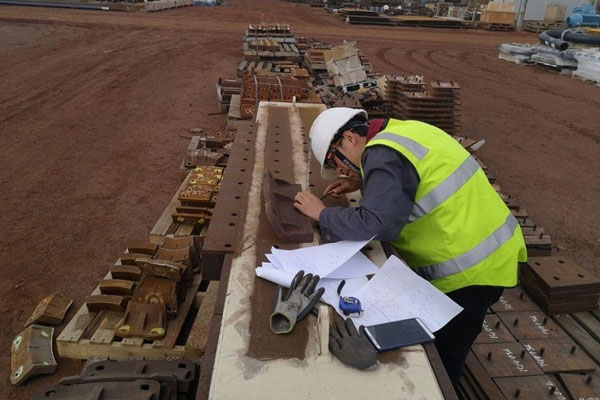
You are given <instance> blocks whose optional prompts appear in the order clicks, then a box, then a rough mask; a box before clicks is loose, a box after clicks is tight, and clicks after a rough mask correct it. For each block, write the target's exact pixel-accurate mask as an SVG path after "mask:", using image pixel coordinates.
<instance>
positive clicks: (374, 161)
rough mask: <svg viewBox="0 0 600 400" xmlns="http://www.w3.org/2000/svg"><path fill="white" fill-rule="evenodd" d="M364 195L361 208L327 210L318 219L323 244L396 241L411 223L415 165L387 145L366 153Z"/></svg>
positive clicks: (415, 177)
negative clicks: (374, 240) (351, 241)
mask: <svg viewBox="0 0 600 400" xmlns="http://www.w3.org/2000/svg"><path fill="white" fill-rule="evenodd" d="M361 161H362V166H363V173H364V175H363V196H362V199H361V200H360V204H359V207H327V208H325V209H324V210H323V211H322V212H321V215H320V217H319V225H320V227H321V237H322V240H323V242H324V243H329V242H337V241H340V240H367V239H370V238H371V237H373V236H375V239H376V240H382V241H394V240H396V239H397V238H398V235H399V234H400V231H401V230H402V228H403V227H404V225H405V224H406V222H407V221H408V216H409V215H410V211H411V209H412V207H413V204H414V201H415V194H416V192H417V185H418V184H419V176H418V175H417V172H416V171H415V169H414V167H413V165H412V164H411V163H410V162H409V161H408V160H407V159H406V158H405V157H404V156H403V155H401V154H399V153H398V152H396V151H394V150H392V149H390V148H387V147H385V146H373V147H369V148H368V149H367V150H365V152H364V153H363V157H362V160H361Z"/></svg>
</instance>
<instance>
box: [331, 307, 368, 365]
mask: <svg viewBox="0 0 600 400" xmlns="http://www.w3.org/2000/svg"><path fill="white" fill-rule="evenodd" d="M329 350H331V352H332V353H333V355H334V356H336V357H337V358H338V359H339V360H340V361H341V362H343V363H344V364H348V365H351V366H353V367H355V368H358V369H367V368H369V367H371V366H373V365H375V364H377V351H376V350H375V347H373V345H372V344H371V342H370V341H369V339H368V338H367V335H366V334H365V327H364V326H362V325H361V327H360V334H359V333H358V332H357V331H356V327H355V326H354V322H353V321H352V318H346V321H345V322H344V320H343V319H341V318H337V317H336V318H335V324H333V323H330V324H329Z"/></svg>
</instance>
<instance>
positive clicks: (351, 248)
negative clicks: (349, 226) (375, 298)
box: [267, 240, 378, 279]
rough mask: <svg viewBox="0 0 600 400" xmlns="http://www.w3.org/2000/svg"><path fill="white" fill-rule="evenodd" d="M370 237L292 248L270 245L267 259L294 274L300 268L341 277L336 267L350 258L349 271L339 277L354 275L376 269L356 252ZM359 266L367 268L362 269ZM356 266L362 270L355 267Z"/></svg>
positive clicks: (362, 274)
mask: <svg viewBox="0 0 600 400" xmlns="http://www.w3.org/2000/svg"><path fill="white" fill-rule="evenodd" d="M370 241H371V240H363V241H349V240H344V241H341V242H336V243H328V244H323V245H320V246H311V247H302V248H299V249H295V250H281V249H276V248H272V249H271V252H272V254H267V259H268V260H269V261H271V263H272V264H273V265H274V266H275V267H276V268H277V269H283V270H285V271H288V272H293V273H294V274H296V272H298V271H300V270H303V271H304V273H305V274H309V273H310V274H313V275H319V276H320V277H322V278H326V277H329V275H330V274H331V273H332V272H334V271H335V272H336V274H335V276H336V277H338V278H339V277H342V275H344V273H343V271H341V272H339V271H337V269H338V268H340V267H341V266H342V265H344V264H345V263H346V262H347V261H349V260H350V259H352V262H351V264H350V265H349V266H348V270H349V271H350V272H349V273H348V276H343V277H342V279H343V278H355V277H357V276H364V275H370V274H373V273H375V272H376V271H377V270H378V269H377V267H376V266H374V265H373V263H372V262H371V261H370V260H369V259H368V258H367V257H365V256H364V254H362V253H360V255H358V253H359V251H360V249H362V248H363V247H364V246H365V245H366V244H367V243H369V242H370ZM361 256H362V257H361ZM353 257H355V258H353ZM365 260H367V261H368V263H366V262H365ZM362 268H366V269H365V270H364V271H362ZM357 269H358V270H361V271H357Z"/></svg>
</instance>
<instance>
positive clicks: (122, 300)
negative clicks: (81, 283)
mask: <svg viewBox="0 0 600 400" xmlns="http://www.w3.org/2000/svg"><path fill="white" fill-rule="evenodd" d="M127 301H128V299H127V298H126V297H122V296H115V295H112V294H98V295H94V296H88V297H87V298H86V299H85V305H86V306H87V309H88V310H89V311H90V312H94V311H101V310H108V311H125V308H126V307H127Z"/></svg>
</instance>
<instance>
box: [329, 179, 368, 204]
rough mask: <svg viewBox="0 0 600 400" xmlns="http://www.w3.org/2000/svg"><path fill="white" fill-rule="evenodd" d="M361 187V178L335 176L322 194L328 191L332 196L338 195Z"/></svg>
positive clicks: (336, 196)
mask: <svg viewBox="0 0 600 400" xmlns="http://www.w3.org/2000/svg"><path fill="white" fill-rule="evenodd" d="M361 187H362V179H360V178H349V177H341V178H337V179H336V180H335V181H334V182H333V183H331V184H329V186H327V188H326V189H325V191H324V192H323V194H325V193H329V195H330V196H331V197H333V198H336V199H337V198H338V197H340V194H344V193H352V192H355V191H357V190H358V189H360V188H361Z"/></svg>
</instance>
